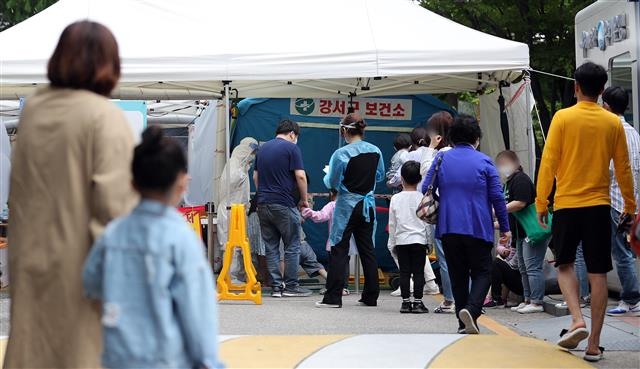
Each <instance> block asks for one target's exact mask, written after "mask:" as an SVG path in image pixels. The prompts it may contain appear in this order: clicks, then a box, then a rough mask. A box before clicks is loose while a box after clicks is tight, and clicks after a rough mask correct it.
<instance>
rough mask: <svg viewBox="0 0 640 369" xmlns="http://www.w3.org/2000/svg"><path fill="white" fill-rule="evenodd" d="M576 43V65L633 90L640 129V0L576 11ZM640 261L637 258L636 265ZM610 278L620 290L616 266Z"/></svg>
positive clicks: (607, 0) (613, 0)
mask: <svg viewBox="0 0 640 369" xmlns="http://www.w3.org/2000/svg"><path fill="white" fill-rule="evenodd" d="M575 47H576V66H579V65H581V64H583V63H584V62H586V61H591V62H594V63H597V64H600V65H602V66H603V67H606V68H607V71H608V72H609V85H611V86H620V87H623V88H625V89H626V90H627V91H629V93H630V95H629V97H630V99H629V102H630V104H629V108H628V109H627V112H626V113H625V118H626V120H627V122H629V123H631V124H633V125H634V126H635V128H636V129H639V130H640V106H639V105H640V62H639V61H638V56H640V2H637V1H627V0H598V1H596V2H595V3H593V4H591V5H589V6H588V7H586V8H584V9H582V10H581V11H580V12H578V14H576V42H575ZM632 122H633V123H632ZM639 264H640V259H639V258H637V259H636V269H638V268H639ZM614 267H615V263H614ZM607 280H608V283H609V288H610V289H612V290H616V291H620V289H621V287H620V280H619V279H618V274H617V273H616V272H615V270H614V271H612V272H610V273H609V275H608V278H607Z"/></svg>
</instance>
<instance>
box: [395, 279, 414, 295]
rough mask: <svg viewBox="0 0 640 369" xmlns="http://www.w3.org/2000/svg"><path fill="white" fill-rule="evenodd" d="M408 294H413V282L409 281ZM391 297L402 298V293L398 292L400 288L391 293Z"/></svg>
mask: <svg viewBox="0 0 640 369" xmlns="http://www.w3.org/2000/svg"><path fill="white" fill-rule="evenodd" d="M409 292H411V293H413V280H409ZM391 296H393V297H400V296H402V291H400V287H398V289H397V290H395V291H393V292H391Z"/></svg>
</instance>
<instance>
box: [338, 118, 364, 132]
mask: <svg viewBox="0 0 640 369" xmlns="http://www.w3.org/2000/svg"><path fill="white" fill-rule="evenodd" d="M365 128H367V123H366V122H365V121H364V119H362V116H360V114H358V113H349V114H347V115H346V116H345V117H344V118H343V119H342V120H341V121H340V129H342V130H343V131H344V132H345V133H347V134H348V135H349V136H363V135H364V130H365Z"/></svg>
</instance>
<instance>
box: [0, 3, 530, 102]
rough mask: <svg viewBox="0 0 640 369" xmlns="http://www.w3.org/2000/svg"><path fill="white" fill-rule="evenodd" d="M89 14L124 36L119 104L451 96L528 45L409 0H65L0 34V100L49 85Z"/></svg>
mask: <svg viewBox="0 0 640 369" xmlns="http://www.w3.org/2000/svg"><path fill="white" fill-rule="evenodd" d="M87 18H88V19H91V20H95V21H98V22H101V23H103V24H105V25H107V26H108V27H109V28H110V29H111V30H112V31H113V32H114V34H115V35H116V38H117V39H118V43H119V45H120V53H121V57H122V61H123V75H122V79H121V81H120V85H119V86H118V88H117V89H116V90H115V91H114V97H120V98H135V99H156V98H157V99H181V98H189V99H190V98H205V97H209V96H216V95H218V94H219V93H220V91H221V90H222V81H232V83H231V88H235V89H237V90H238V92H239V95H240V96H256V97H298V96H305V97H314V96H333V95H336V94H343V95H344V94H349V93H350V92H355V93H357V94H358V95H369V96H376V95H377V96H379V95H391V94H403V93H416V92H421V93H425V92H432V93H436V92H438V93H439V92H456V91H465V90H477V89H479V88H481V87H483V86H484V85H485V84H487V83H494V82H495V81H497V80H501V79H507V80H509V79H513V78H515V77H516V76H517V75H519V72H520V71H521V70H523V69H527V68H528V66H529V51H528V47H527V45H525V44H522V43H517V42H513V41H509V40H504V39H501V38H498V37H494V36H491V35H488V34H484V33H481V32H479V31H476V30H473V29H470V28H467V27H465V26H462V25H460V24H457V23H455V22H453V21H450V20H448V19H446V18H443V17H440V16H438V15H437V14H435V13H432V12H430V11H428V10H426V9H424V8H421V7H420V6H419V5H417V4H416V3H414V2H412V1H408V0H402V1H399V0H349V1H344V0H323V1H312V0H274V1H264V0H226V1H214V0H181V1H175V0H60V1H59V2H57V3H56V4H54V5H52V6H51V7H49V8H47V9H46V10H44V11H43V12H41V13H39V14H37V15H36V16H34V17H32V18H30V19H28V20H26V21H24V22H22V23H20V24H18V25H16V26H14V27H12V28H9V29H8V30H5V31H4V32H1V33H0V50H1V52H0V98H5V99H7V98H16V97H19V96H24V95H26V94H28V93H29V92H30V91H31V90H32V89H33V86H34V84H43V83H46V63H47V60H48V58H49V57H50V55H51V54H52V52H53V49H54V47H55V45H56V43H57V41H58V37H59V35H60V33H61V32H62V30H63V29H64V27H65V26H67V25H68V24H70V23H71V22H74V21H77V20H81V19H87ZM374 77H375V79H374Z"/></svg>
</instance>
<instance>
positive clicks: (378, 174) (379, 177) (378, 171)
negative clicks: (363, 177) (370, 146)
mask: <svg viewBox="0 0 640 369" xmlns="http://www.w3.org/2000/svg"><path fill="white" fill-rule="evenodd" d="M378 155H379V156H378V168H377V169H376V183H377V182H382V181H383V180H384V156H382V152H381V151H380V150H378ZM400 168H402V165H400Z"/></svg>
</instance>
